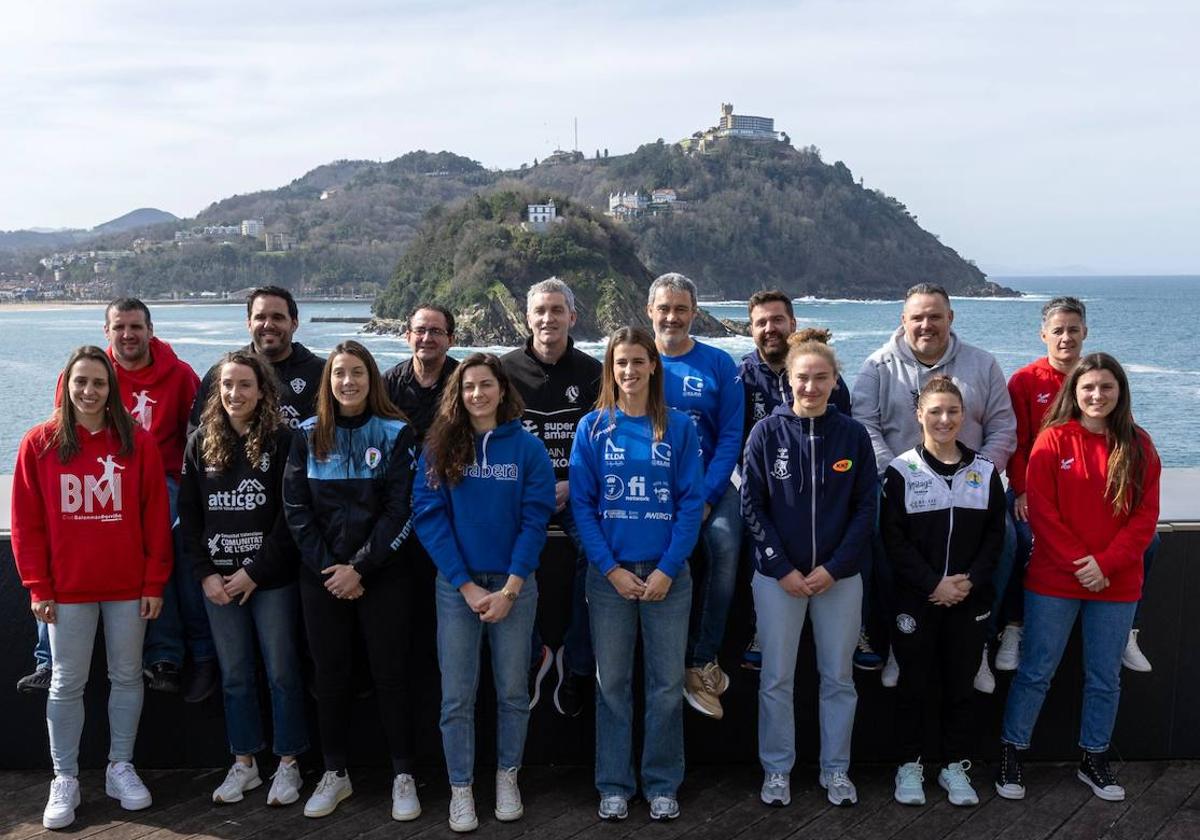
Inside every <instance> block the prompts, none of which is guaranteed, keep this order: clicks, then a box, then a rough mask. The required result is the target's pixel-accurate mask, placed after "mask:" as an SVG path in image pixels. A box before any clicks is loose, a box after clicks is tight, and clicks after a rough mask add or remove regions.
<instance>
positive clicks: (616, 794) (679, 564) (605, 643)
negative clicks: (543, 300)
mask: <svg viewBox="0 0 1200 840" xmlns="http://www.w3.org/2000/svg"><path fill="white" fill-rule="evenodd" d="M570 473H571V475H570V480H571V507H572V508H573V510H574V513H575V522H576V525H577V526H578V528H579V535H580V538H581V539H582V542H583V547H584V552H585V553H586V554H587V558H588V563H589V567H588V576H587V599H588V606H589V610H590V614H591V625H592V640H593V645H594V647H595V651H596V682H597V693H596V697H597V702H596V788H597V790H599V792H600V811H599V813H600V818H601V819H609V820H621V819H625V817H626V816H628V813H629V806H628V803H629V799H630V797H631V796H633V794H634V793H635V792H636V791H637V778H636V776H635V775H634V771H633V695H632V693H631V687H632V684H633V661H634V653H635V648H636V646H637V635H638V626H639V625H640V626H641V631H642V654H643V659H644V663H645V691H646V712H645V741H644V744H643V746H642V794H643V796H644V797H645V798H646V800H647V801H648V802H649V803H650V817H651V819H656V820H662V819H674V818H675V817H678V816H679V804H678V800H677V799H676V791H677V789H678V788H679V785H680V783H681V782H682V781H683V769H684V762H683V677H684V654H685V649H686V647H687V632H688V614H689V612H690V610H691V604H692V582H691V577H690V575H689V573H688V565H687V559H688V555H689V554H691V552H692V548H693V547H694V546H695V544H696V539H697V537H698V536H699V534H700V522H701V519H702V517H703V510H704V475H703V467H702V463H701V460H700V443H699V439H698V438H697V437H696V429H695V426H694V424H693V423H692V421H691V419H690V418H689V417H688V416H687V415H686V414H684V413H682V412H680V411H675V410H674V409H670V408H667V404H666V399H665V397H664V396H663V370H662V364H661V363H660V361H659V357H658V350H657V349H656V348H655V345H654V338H653V337H652V336H651V335H650V334H649V333H648V332H646V331H645V330H642V329H638V328H636V327H623V328H621V329H619V330H617V331H616V332H615V333H613V334H612V336H611V337H610V338H609V341H608V351H607V352H606V353H605V356H604V370H603V372H602V374H601V378H600V396H599V398H598V399H597V400H596V410H595V411H593V412H591V413H590V414H587V415H586V416H584V418H583V419H582V420H580V421H579V425H578V426H577V427H576V429H575V444H574V447H573V448H572V450H571V470H570Z"/></svg>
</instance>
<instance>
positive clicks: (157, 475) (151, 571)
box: [134, 429, 175, 598]
mask: <svg viewBox="0 0 1200 840" xmlns="http://www.w3.org/2000/svg"><path fill="white" fill-rule="evenodd" d="M134 441H135V446H136V447H137V458H138V464H139V465H140V466H141V475H140V476H139V477H138V485H139V487H140V488H141V499H140V501H141V513H142V523H141V525H142V551H143V557H144V561H145V574H144V575H143V577H142V595H143V597H145V596H150V597H154V598H161V597H162V593H163V587H164V586H166V583H167V580H168V579H170V577H171V566H172V564H173V562H174V559H175V555H174V548H173V547H172V544H171V522H170V521H169V519H170V515H171V507H170V502H169V500H168V499H167V479H166V476H165V474H164V473H163V466H162V458H161V457H160V456H159V454H158V445H157V444H156V443H155V442H154V439H153V438H152V437H150V435H149V433H147V432H143V431H142V430H141V429H138V430H137V431H136V432H135V436H134Z"/></svg>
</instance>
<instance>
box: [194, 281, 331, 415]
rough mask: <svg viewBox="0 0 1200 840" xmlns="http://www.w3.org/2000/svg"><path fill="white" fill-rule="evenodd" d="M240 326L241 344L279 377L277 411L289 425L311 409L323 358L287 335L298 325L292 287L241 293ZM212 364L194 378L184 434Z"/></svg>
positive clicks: (198, 408) (200, 403) (208, 383)
mask: <svg viewBox="0 0 1200 840" xmlns="http://www.w3.org/2000/svg"><path fill="white" fill-rule="evenodd" d="M246 328H247V330H248V331H249V332H250V344H248V345H246V346H245V347H243V348H241V349H242V350H244V351H245V352H247V353H255V354H258V355H261V356H262V357H263V358H265V359H266V360H267V361H268V362H270V363H271V367H272V368H273V369H274V371H275V375H276V376H278V377H279V414H280V416H281V417H282V418H283V422H284V423H286V424H287V425H288V427H289V428H292V429H296V428H299V427H300V424H301V423H303V422H304V421H305V420H307V419H308V418H309V417H312V416H313V415H314V414H316V413H317V391H318V390H319V387H318V386H319V385H320V382H321V373H322V371H324V369H325V360H324V359H322V358H321V357H320V356H316V355H313V353H312V351H311V350H309V349H308V348H307V347H305V346H304V345H303V344H301V343H300V342H298V341H292V336H294V335H295V334H296V330H297V329H299V328H300V310H299V308H298V307H297V306H296V299H295V298H294V297H292V293H291V292H289V291H288V290H287V289H284V288H282V287H280V286H260V287H259V288H257V289H255V290H254V291H252V292H251V293H250V294H249V296H247V298H246ZM216 374H217V369H216V368H215V367H213V368H211V369H209V371H208V373H206V374H205V375H204V380H203V381H202V382H201V383H200V390H199V392H198V393H197V394H196V401H195V402H194V403H192V416H191V417H190V418H189V419H188V434H189V435H190V434H191V433H192V432H193V431H195V430H196V427H197V426H199V425H200V413H201V412H202V411H204V403H205V401H206V400H207V399H208V393H209V390H210V389H211V388H212V384H213V380H214V379H215V378H216Z"/></svg>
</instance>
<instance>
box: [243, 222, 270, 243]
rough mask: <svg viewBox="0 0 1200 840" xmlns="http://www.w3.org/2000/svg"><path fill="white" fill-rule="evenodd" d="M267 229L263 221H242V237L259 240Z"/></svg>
mask: <svg viewBox="0 0 1200 840" xmlns="http://www.w3.org/2000/svg"><path fill="white" fill-rule="evenodd" d="M265 229H266V228H265V226H264V225H263V220H262V219H242V236H249V237H250V238H252V239H258V237H260V236H262V235H263V231H264V230H265Z"/></svg>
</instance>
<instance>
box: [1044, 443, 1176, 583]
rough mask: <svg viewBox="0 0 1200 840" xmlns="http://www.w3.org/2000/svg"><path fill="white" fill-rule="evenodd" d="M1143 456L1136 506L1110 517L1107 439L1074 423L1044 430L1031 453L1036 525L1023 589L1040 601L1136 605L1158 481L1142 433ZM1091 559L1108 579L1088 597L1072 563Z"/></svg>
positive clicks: (1149, 445) (1152, 525)
mask: <svg viewBox="0 0 1200 840" xmlns="http://www.w3.org/2000/svg"><path fill="white" fill-rule="evenodd" d="M1138 436H1139V438H1140V439H1141V442H1142V449H1143V451H1144V452H1145V454H1146V460H1145V464H1146V471H1145V475H1144V476H1143V478H1142V488H1143V495H1142V501H1141V504H1139V505H1138V506H1137V508H1136V509H1135V510H1133V511H1132V512H1131V513H1126V514H1123V515H1121V516H1116V515H1114V514H1113V508H1112V502H1111V501H1109V500H1108V499H1107V498H1106V497H1105V494H1104V483H1105V481H1106V480H1107V478H1108V439H1107V438H1106V437H1105V435H1103V434H1096V433H1095V432H1089V431H1088V430H1087V429H1085V428H1083V426H1082V425H1081V424H1080V423H1079V421H1078V420H1071V421H1069V422H1067V423H1064V424H1063V425H1061V426H1052V427H1051V428H1049V429H1046V430H1045V431H1044V432H1042V433H1041V434H1040V435H1039V436H1038V439H1037V442H1036V443H1035V444H1034V445H1033V451H1032V452H1031V453H1030V454H1029V471H1028V473H1027V478H1028V481H1027V484H1026V490H1027V492H1028V493H1029V521H1030V524H1031V525H1032V526H1033V556H1032V557H1031V558H1030V560H1029V568H1028V569H1027V570H1026V571H1025V588H1026V589H1028V590H1030V591H1031V592H1036V593H1037V594H1039V595H1052V596H1054V597H1056V598H1079V599H1083V600H1093V601H1136V600H1138V599H1139V598H1141V597H1142V555H1143V554H1144V553H1145V551H1146V546H1148V545H1149V544H1150V540H1151V539H1152V538H1153V537H1154V529H1155V527H1156V526H1157V524H1158V480H1159V476H1160V475H1161V474H1162V464H1161V462H1160V461H1159V460H1158V453H1157V452H1156V451H1155V449H1154V444H1153V443H1152V442H1151V441H1150V436H1149V435H1147V434H1146V433H1145V432H1143V431H1140V430H1139V435H1138ZM1089 554H1090V555H1092V556H1093V557H1095V558H1096V563H1097V564H1099V566H1100V570H1101V571H1102V572H1104V575H1105V577H1107V578H1108V579H1109V581H1110V585H1109V586H1108V587H1107V588H1106V589H1102V590H1101V591H1099V592H1089V591H1088V590H1086V589H1084V588H1083V585H1082V584H1081V583H1080V582H1079V581H1078V580H1077V579H1076V577H1075V572H1076V570H1077V567H1076V566H1075V565H1074V561H1075V560H1078V559H1079V558H1081V557H1087V556H1088V555H1089Z"/></svg>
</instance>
